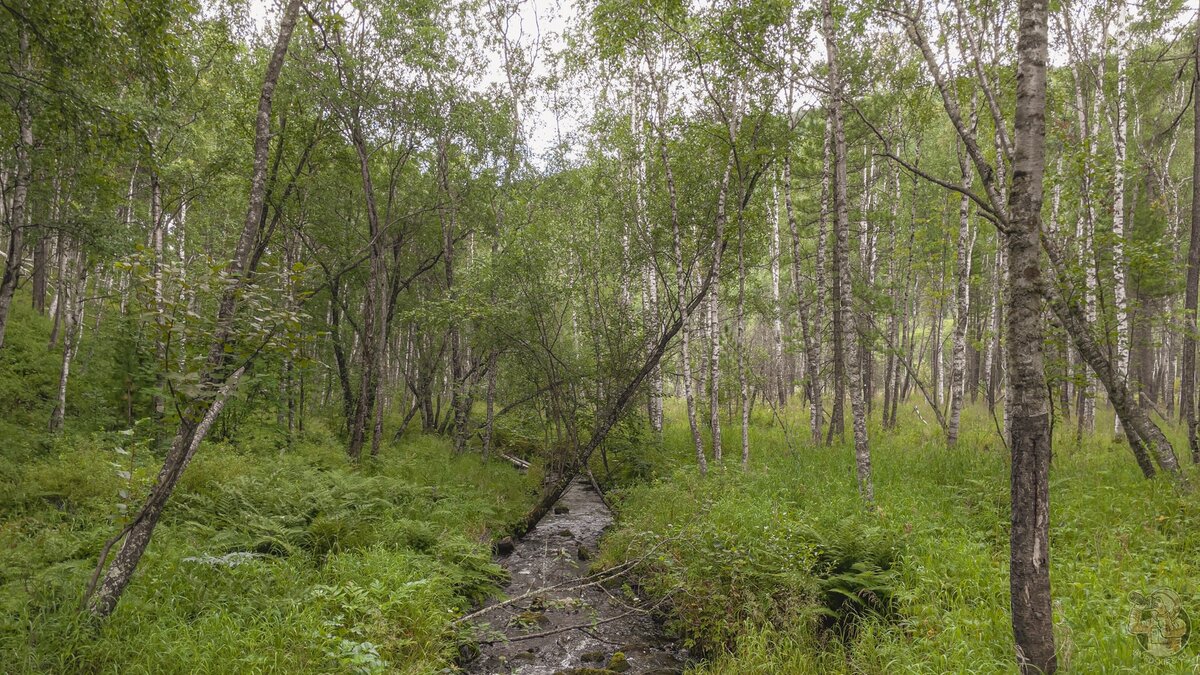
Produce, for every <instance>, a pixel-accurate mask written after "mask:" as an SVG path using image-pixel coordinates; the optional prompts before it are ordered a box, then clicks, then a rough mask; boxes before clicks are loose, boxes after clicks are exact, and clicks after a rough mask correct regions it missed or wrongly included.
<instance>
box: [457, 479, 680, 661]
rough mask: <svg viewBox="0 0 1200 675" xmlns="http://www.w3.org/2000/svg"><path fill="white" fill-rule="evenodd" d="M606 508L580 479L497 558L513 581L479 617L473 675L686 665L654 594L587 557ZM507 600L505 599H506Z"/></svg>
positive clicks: (608, 517)
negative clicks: (642, 592) (659, 618)
mask: <svg viewBox="0 0 1200 675" xmlns="http://www.w3.org/2000/svg"><path fill="white" fill-rule="evenodd" d="M612 522H613V516H612V513H611V512H610V511H609V510H608V507H607V506H605V504H604V502H603V500H602V499H601V497H600V495H599V494H598V493H597V492H596V491H595V489H593V487H592V485H591V484H590V483H589V482H588V481H587V480H585V479H582V478H580V479H577V480H576V481H575V482H574V483H573V484H572V485H571V486H570V488H568V490H567V491H566V493H565V494H564V495H563V497H562V499H560V500H559V502H558V503H557V504H556V505H555V508H554V510H553V512H552V513H550V514H548V515H547V516H546V517H545V518H543V519H542V521H541V522H540V523H539V524H538V525H537V527H535V528H534V529H533V530H531V531H530V532H529V533H528V534H527V535H526V536H525V537H524V538H523V539H521V540H520V541H518V542H516V545H515V547H514V549H513V551H512V552H511V553H510V554H508V555H507V556H505V557H503V558H502V559H501V564H502V565H503V566H504V567H505V569H507V570H508V572H509V574H510V575H511V578H512V581H511V582H510V583H509V584H508V586H507V587H506V588H505V592H506V594H507V597H508V598H509V600H508V601H503V600H495V601H493V602H492V604H491V605H489V606H488V608H485V609H484V610H483V613H482V614H480V616H479V617H478V618H477V619H475V621H476V622H477V623H476V626H477V630H478V631H479V634H480V639H481V652H480V654H479V656H478V657H477V658H475V659H474V660H473V661H472V662H471V663H470V664H469V665H468V666H467V672H468V673H473V674H476V675H492V674H495V673H519V674H520V675H555V674H566V673H572V674H579V675H583V674H585V673H586V674H591V673H610V672H630V673H645V674H649V673H654V674H661V675H666V674H667V673H679V672H682V669H683V667H684V663H685V661H686V657H687V655H686V651H684V650H680V649H678V648H676V646H675V645H674V643H672V642H671V641H670V640H669V639H667V638H666V636H665V635H664V633H663V629H662V627H661V625H660V624H659V623H658V622H656V621H655V619H654V618H653V617H654V613H655V610H657V609H659V604H658V603H653V604H652V603H651V602H650V601H649V600H648V599H647V598H644V597H639V595H638V593H637V591H636V589H634V588H632V587H630V586H629V585H628V583H627V582H624V581H623V580H622V577H621V574H620V573H621V571H622V570H623V569H628V566H626V567H624V568H622V567H620V566H618V567H617V568H615V570H613V572H612V573H606V572H595V573H594V572H593V571H592V570H591V569H590V567H591V565H590V563H589V562H588V561H589V560H591V559H592V558H593V557H594V555H595V551H596V548H597V546H598V544H599V540H600V536H601V534H603V532H604V530H605V529H606V528H608V527H609V525H611V524H612ZM505 603H507V604H505Z"/></svg>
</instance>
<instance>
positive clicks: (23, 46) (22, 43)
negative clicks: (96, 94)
mask: <svg viewBox="0 0 1200 675" xmlns="http://www.w3.org/2000/svg"><path fill="white" fill-rule="evenodd" d="M17 40H18V49H19V52H20V56H19V58H20V60H21V62H22V63H21V65H20V66H19V68H20V70H21V71H22V72H24V73H26V74H27V75H28V74H30V73H31V71H32V70H33V55H32V54H31V52H30V47H29V31H28V30H27V29H26V28H24V27H22V28H21V29H20V31H19V32H18V38H17ZM30 96H31V94H30V92H29V87H28V85H22V86H21V88H20V91H18V92H17V104H16V117H17V143H16V153H15V154H16V158H17V167H16V175H15V176H14V177H13V196H12V204H11V205H10V206H9V208H8V215H9V223H10V231H9V233H8V248H7V250H6V256H5V258H4V275H3V277H0V348H3V347H4V331H5V329H6V328H7V327H8V312H9V310H10V309H11V308H12V300H13V295H14V294H15V293H16V291H17V282H18V281H20V277H21V261H22V259H23V258H24V257H25V239H24V237H25V228H26V226H27V225H28V223H26V220H27V218H26V214H25V210H26V208H27V203H26V202H27V201H28V198H29V184H30V181H31V180H32V179H33V166H32V161H31V159H30V156H29V153H30V151H31V150H32V149H33V111H32V110H30V107H29V104H30V101H29V99H30Z"/></svg>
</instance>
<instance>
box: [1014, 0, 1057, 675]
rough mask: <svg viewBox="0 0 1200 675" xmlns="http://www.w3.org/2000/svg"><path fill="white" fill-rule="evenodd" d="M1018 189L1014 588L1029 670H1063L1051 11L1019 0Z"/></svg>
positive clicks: (1020, 644)
mask: <svg viewBox="0 0 1200 675" xmlns="http://www.w3.org/2000/svg"><path fill="white" fill-rule="evenodd" d="M1019 7H1020V33H1019V37H1018V45H1017V102H1016V116H1015V119H1016V122H1015V138H1014V146H1015V147H1014V150H1015V152H1014V155H1013V172H1012V173H1013V178H1012V188H1011V190H1010V191H1009V195H1008V210H1009V215H1010V219H1009V234H1008V236H1007V242H1006V243H1007V249H1008V261H1009V269H1008V298H1009V308H1008V317H1007V322H1006V323H1007V339H1008V345H1007V349H1008V381H1009V391H1008V406H1007V407H1008V408H1011V410H1012V413H1011V415H1012V428H1011V452H1012V466H1011V505H1012V508H1011V530H1010V538H1009V543H1010V557H1009V586H1010V591H1011V600H1012V626H1013V636H1014V637H1015V639H1016V644H1017V663H1018V665H1019V666H1020V668H1021V672H1022V673H1025V674H1029V675H1032V674H1033V673H1046V674H1049V673H1053V672H1054V671H1055V670H1057V668H1058V660H1057V656H1056V654H1055V648H1054V620H1053V616H1052V601H1051V596H1050V452H1051V439H1050V396H1049V392H1048V390H1047V389H1046V374H1045V367H1044V363H1043V359H1042V349H1043V343H1044V341H1045V338H1044V335H1043V326H1042V288H1041V286H1042V269H1041V251H1040V246H1039V234H1040V229H1041V216H1040V214H1041V209H1042V175H1043V171H1044V168H1045V149H1046V148H1045V144H1046V58H1047V52H1048V45H1047V9H1046V4H1045V2H1044V0H1020V5H1019Z"/></svg>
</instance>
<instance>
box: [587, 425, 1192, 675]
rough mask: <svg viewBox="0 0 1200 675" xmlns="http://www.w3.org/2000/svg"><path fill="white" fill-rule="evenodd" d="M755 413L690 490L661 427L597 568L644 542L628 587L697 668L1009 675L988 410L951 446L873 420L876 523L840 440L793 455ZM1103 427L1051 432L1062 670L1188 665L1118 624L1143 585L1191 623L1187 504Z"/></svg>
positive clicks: (1003, 488)
mask: <svg viewBox="0 0 1200 675" xmlns="http://www.w3.org/2000/svg"><path fill="white" fill-rule="evenodd" d="M769 415H770V413H769V412H764V413H763V414H762V415H761V416H759V415H757V414H756V419H755V420H754V424H753V426H752V429H751V434H750V438H751V462H750V466H749V470H747V471H744V472H743V471H742V469H741V467H740V428H739V427H738V426H737V423H736V422H732V423H730V424H727V425H725V427H724V429H723V432H724V439H723V440H724V447H725V450H726V459H725V460H724V462H723V463H721V464H716V465H710V473H709V477H708V478H705V479H701V478H700V477H699V476H698V472H697V470H696V468H695V464H694V463H695V459H694V451H693V450H692V449H691V447H690V435H689V432H688V431H687V425H686V422H682V423H681V422H679V421H678V420H682V419H684V418H683V416H682V415H680V414H677V415H673V416H672V419H674V420H677V421H676V422H675V423H672V424H670V425H669V426H668V428H667V430H666V431H665V433H664V438H663V441H662V444H661V446H659V447H657V448H656V449H654V450H653V451H652V452H650V453H648V455H647V456H649V457H651V458H653V469H652V471H651V472H650V473H651V475H653V476H654V478H653V480H651V481H649V482H646V483H642V484H627V485H626V486H625V487H621V488H618V489H616V490H615V491H614V497H615V501H616V502H617V504H618V505H619V516H620V517H619V521H618V527H617V528H616V529H615V530H614V531H613V532H612V533H611V534H610V536H609V537H608V538H607V539H606V541H605V544H604V548H603V551H602V559H601V561H602V562H605V561H607V562H610V563H611V562H614V561H617V560H621V559H624V558H625V557H626V556H630V555H634V554H635V552H637V551H644V550H646V547H647V546H650V545H652V544H653V543H654V542H658V546H659V548H658V549H657V553H656V555H655V560H654V562H653V564H652V566H651V567H650V568H649V570H648V573H647V574H646V576H645V577H644V578H643V581H642V583H643V584H644V585H645V587H646V591H647V592H649V593H651V594H653V595H655V596H662V595H665V594H670V595H671V600H670V602H671V605H672V608H673V609H672V613H671V620H670V622H669V624H668V625H669V628H671V630H673V631H674V632H675V633H677V634H678V635H679V636H681V637H682V638H683V639H684V640H685V641H686V642H687V643H689V644H690V645H692V646H693V648H695V649H696V650H697V651H698V652H699V653H700V654H702V655H703V657H704V658H703V661H702V663H701V664H699V665H698V666H697V667H696V669H695V670H696V672H700V673H781V672H788V673H806V672H814V673H815V672H858V673H894V672H913V673H942V672H1015V670H1016V668H1015V658H1014V646H1013V639H1012V636H1011V629H1010V625H1009V614H1008V465H1007V453H1006V451H1005V450H1004V448H1003V446H1002V445H1001V444H1000V442H999V441H998V436H997V435H996V431H995V427H994V425H993V422H992V420H991V418H990V417H989V416H987V414H986V411H985V410H981V409H971V410H968V411H967V413H966V414H965V416H964V417H965V419H964V433H963V435H962V438H961V440H960V443H959V446H958V447H957V448H954V449H950V448H947V447H946V446H945V444H944V442H943V441H942V440H941V435H940V430H938V429H937V427H936V426H934V425H933V424H932V416H931V415H929V413H928V411H926V412H925V418H926V419H928V420H930V421H931V424H930V425H923V424H922V423H921V422H920V421H919V420H918V419H917V418H916V417H915V416H913V415H911V414H910V415H908V416H903V417H902V418H901V424H900V428H899V429H898V430H895V431H889V432H887V433H883V432H882V430H881V429H880V428H879V426H878V424H877V423H876V424H874V425H872V426H871V428H870V436H871V438H872V457H873V462H874V479H875V495H876V499H877V503H878V509H877V510H876V511H875V512H873V513H871V512H868V511H866V510H865V509H864V508H863V504H862V502H861V500H860V499H859V497H858V494H857V489H856V486H855V480H854V469H853V467H854V463H853V457H852V450H851V448H850V447H849V445H848V444H846V443H842V444H838V445H836V446H834V447H830V448H825V447H816V448H814V447H808V446H807V445H806V444H804V443H803V442H799V443H797V441H798V439H800V438H802V437H803V436H804V432H803V430H804V429H806V426H805V424H806V422H805V421H804V420H803V419H802V418H803V413H801V412H800V411H791V414H789V415H788V417H787V418H788V419H789V420H790V424H789V429H790V432H791V434H792V439H793V443H794V444H796V448H795V450H796V451H795V452H794V453H793V452H789V450H788V446H787V443H786V442H785V440H784V436H783V433H782V430H781V429H780V427H779V426H778V425H776V424H774V423H773V421H772V420H771V419H770V417H769ZM1111 424H1112V419H1111V416H1110V417H1107V418H1105V417H1104V416H1103V415H1102V416H1101V419H1099V420H1098V421H1097V429H1098V430H1100V431H1099V432H1098V433H1097V434H1095V435H1093V436H1089V437H1087V438H1085V439H1084V442H1083V443H1082V444H1078V443H1076V442H1075V440H1074V427H1073V426H1072V425H1070V424H1066V423H1061V424H1059V426H1058V428H1056V432H1055V456H1054V464H1053V468H1052V472H1051V508H1052V521H1051V576H1052V590H1053V597H1054V604H1055V607H1054V610H1055V633H1056V635H1055V637H1056V639H1057V645H1058V648H1059V660H1060V664H1061V666H1062V667H1063V670H1064V671H1066V672H1079V673H1109V672H1152V673H1159V672H1161V673H1171V672H1194V671H1196V670H1197V668H1200V649H1197V647H1196V645H1195V644H1192V645H1189V646H1188V647H1187V648H1185V650H1184V651H1183V652H1181V653H1180V654H1178V655H1176V656H1174V657H1171V658H1168V659H1157V658H1154V657H1152V656H1149V655H1147V654H1145V653H1144V652H1143V651H1142V650H1141V649H1140V648H1139V646H1138V645H1137V643H1136V641H1135V639H1134V637H1133V636H1132V635H1130V634H1129V633H1128V632H1127V631H1126V626H1127V623H1128V620H1129V613H1130V610H1131V603H1130V599H1129V595H1130V593H1132V592H1135V591H1141V592H1147V591H1150V590H1152V589H1154V588H1157V587H1166V588H1170V589H1172V590H1174V591H1175V592H1176V593H1178V594H1179V595H1180V597H1181V598H1183V602H1184V606H1185V607H1186V608H1189V609H1190V610H1191V611H1192V612H1193V614H1194V615H1196V616H1200V615H1197V614H1195V613H1196V612H1200V602H1197V600H1200V575H1198V574H1197V573H1198V572H1200V569H1198V567H1197V566H1198V564H1200V530H1198V527H1197V526H1200V504H1197V501H1196V499H1195V498H1194V495H1191V496H1181V495H1179V494H1176V493H1175V492H1174V490H1173V489H1172V488H1171V486H1170V485H1169V483H1168V481H1166V480H1165V479H1159V480H1155V481H1146V480H1144V479H1143V478H1142V477H1141V474H1140V473H1139V471H1138V469H1137V466H1136V464H1135V463H1134V462H1133V459H1132V456H1131V455H1130V453H1129V451H1128V449H1127V448H1126V447H1125V446H1124V445H1123V444H1121V443H1119V442H1112V441H1110V440H1108V439H1109V437H1110V436H1111V432H1110V431H1108V430H1109V429H1111ZM1171 432H1172V433H1173V434H1178V430H1174V429H1173V430H1171ZM1176 440H1177V441H1178V440H1181V439H1176ZM1176 447H1186V445H1180V444H1178V442H1177V445H1176ZM731 450H732V451H731ZM1189 473H1193V474H1194V473H1195V472H1194V471H1192V470H1191V468H1190V467H1189ZM1193 480H1200V476H1195V475H1193Z"/></svg>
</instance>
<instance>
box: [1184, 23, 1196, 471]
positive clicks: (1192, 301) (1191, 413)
mask: <svg viewBox="0 0 1200 675" xmlns="http://www.w3.org/2000/svg"><path fill="white" fill-rule="evenodd" d="M1192 58H1193V67H1194V68H1195V70H1196V72H1200V14H1197V15H1196V42H1195V45H1194V48H1193V51H1192ZM1192 100H1193V101H1197V100H1200V77H1197V78H1194V79H1193V80H1192ZM1192 131H1193V133H1194V137H1195V138H1200V105H1194V106H1193V113H1192ZM1193 146H1194V147H1193V149H1192V213H1191V216H1192V222H1191V231H1190V233H1189V235H1188V257H1187V281H1186V285H1185V290H1184V296H1183V315H1184V330H1183V353H1182V355H1181V357H1180V361H1181V364H1180V382H1179V409H1180V412H1181V413H1182V414H1183V419H1184V420H1185V421H1186V422H1187V429H1188V447H1189V448H1190V449H1191V452H1192V463H1193V464H1200V437H1197V421H1196V304H1197V299H1198V298H1200V143H1193Z"/></svg>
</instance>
